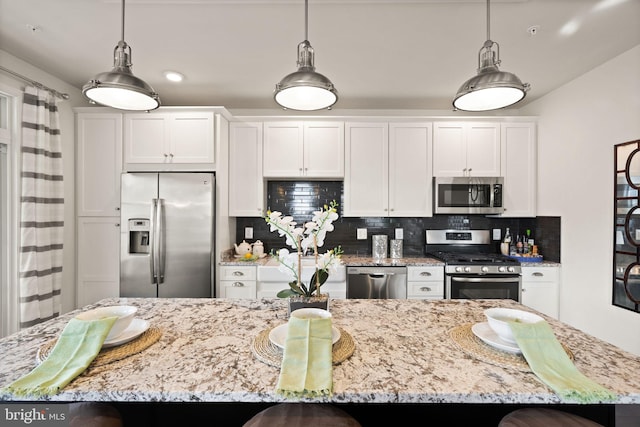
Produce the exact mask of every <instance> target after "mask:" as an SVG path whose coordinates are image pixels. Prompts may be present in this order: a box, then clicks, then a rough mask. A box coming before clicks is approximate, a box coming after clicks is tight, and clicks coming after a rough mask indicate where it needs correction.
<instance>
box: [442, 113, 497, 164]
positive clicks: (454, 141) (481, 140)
mask: <svg viewBox="0 0 640 427" xmlns="http://www.w3.org/2000/svg"><path fill="white" fill-rule="evenodd" d="M433 175H434V176H501V175H500V123H494V122H436V123H434V125H433Z"/></svg>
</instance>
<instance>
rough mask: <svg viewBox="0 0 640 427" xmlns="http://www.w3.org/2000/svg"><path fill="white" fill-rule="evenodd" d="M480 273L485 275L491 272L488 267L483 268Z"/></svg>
mask: <svg viewBox="0 0 640 427" xmlns="http://www.w3.org/2000/svg"><path fill="white" fill-rule="evenodd" d="M480 271H482V272H483V273H486V272H488V271H489V267H486V266H485V267H482V268H481V269H480Z"/></svg>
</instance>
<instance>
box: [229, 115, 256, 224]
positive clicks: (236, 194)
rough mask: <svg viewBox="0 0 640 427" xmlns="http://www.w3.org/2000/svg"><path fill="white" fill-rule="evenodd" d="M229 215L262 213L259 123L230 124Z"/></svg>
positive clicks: (249, 215)
mask: <svg viewBox="0 0 640 427" xmlns="http://www.w3.org/2000/svg"><path fill="white" fill-rule="evenodd" d="M229 131H230V136H229V216H248V217H251V216H262V215H263V207H264V182H263V179H262V123H260V122H231V123H230V125H229Z"/></svg>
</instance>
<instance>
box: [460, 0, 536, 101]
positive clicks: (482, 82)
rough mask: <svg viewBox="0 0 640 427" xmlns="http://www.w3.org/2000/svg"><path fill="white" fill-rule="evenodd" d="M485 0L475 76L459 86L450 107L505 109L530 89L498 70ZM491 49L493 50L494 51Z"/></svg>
mask: <svg viewBox="0 0 640 427" xmlns="http://www.w3.org/2000/svg"><path fill="white" fill-rule="evenodd" d="M489 21H490V19H489V0H487V41H485V42H484V45H483V46H482V48H480V52H479V53H478V74H477V75H476V76H474V77H472V78H470V79H469V80H467V81H466V82H464V83H463V84H462V86H460V89H458V93H456V96H455V98H454V100H453V106H454V107H455V108H456V109H457V110H463V111H489V110H497V109H500V108H505V107H508V106H510V105H513V104H515V103H517V102H519V101H521V100H522V99H524V97H525V95H526V93H527V91H528V90H529V88H530V86H529V83H522V81H520V79H519V78H518V77H517V76H516V75H515V74H512V73H509V72H506V71H500V70H499V69H498V65H500V45H498V43H495V42H494V41H492V40H491V37H490V34H489V33H490V31H489V29H490V22H489ZM494 46H495V48H496V50H495V51H494Z"/></svg>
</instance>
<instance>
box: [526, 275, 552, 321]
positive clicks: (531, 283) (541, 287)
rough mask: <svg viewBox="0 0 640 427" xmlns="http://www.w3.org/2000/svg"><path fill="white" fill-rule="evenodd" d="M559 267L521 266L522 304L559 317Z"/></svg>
mask: <svg viewBox="0 0 640 427" xmlns="http://www.w3.org/2000/svg"><path fill="white" fill-rule="evenodd" d="M559 281H560V268H559V267H548V266H545V267H522V304H524V305H526V306H529V307H531V308H533V309H535V310H538V311H539V312H541V313H544V314H546V315H548V316H551V317H553V318H556V319H557V318H558V317H559V314H560V313H559V308H558V307H559V303H560V301H559V297H560V283H559Z"/></svg>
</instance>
